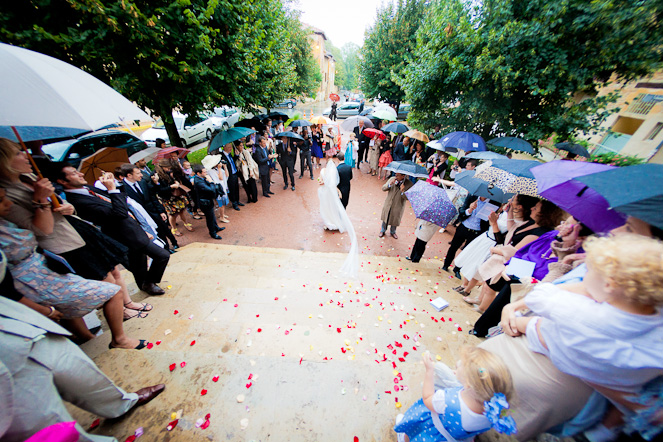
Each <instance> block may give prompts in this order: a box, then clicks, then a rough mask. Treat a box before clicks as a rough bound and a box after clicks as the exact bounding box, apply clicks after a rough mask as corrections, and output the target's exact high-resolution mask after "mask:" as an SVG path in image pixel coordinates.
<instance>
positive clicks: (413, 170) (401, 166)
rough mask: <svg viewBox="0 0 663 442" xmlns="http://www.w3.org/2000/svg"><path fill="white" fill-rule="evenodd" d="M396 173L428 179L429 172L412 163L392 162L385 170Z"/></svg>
mask: <svg viewBox="0 0 663 442" xmlns="http://www.w3.org/2000/svg"><path fill="white" fill-rule="evenodd" d="M384 170H388V171H390V172H394V173H402V174H403V175H409V176H411V177H415V178H428V172H427V171H426V168H425V167H422V166H420V165H418V164H415V163H413V162H412V161H392V162H391V163H389V164H388V165H387V167H385V168H384Z"/></svg>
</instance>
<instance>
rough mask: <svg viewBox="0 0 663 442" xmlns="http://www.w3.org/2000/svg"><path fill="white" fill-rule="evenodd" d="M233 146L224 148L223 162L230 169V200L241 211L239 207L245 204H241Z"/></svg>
mask: <svg viewBox="0 0 663 442" xmlns="http://www.w3.org/2000/svg"><path fill="white" fill-rule="evenodd" d="M232 151H233V144H232V143H228V144H226V145H225V146H223V152H221V162H222V163H223V164H225V165H226V168H227V169H228V199H229V200H230V203H231V204H232V205H233V209H235V210H240V209H239V206H243V205H244V204H243V203H241V202H239V181H238V180H239V176H238V174H239V170H238V169H237V164H236V163H235V159H234V158H233V156H232Z"/></svg>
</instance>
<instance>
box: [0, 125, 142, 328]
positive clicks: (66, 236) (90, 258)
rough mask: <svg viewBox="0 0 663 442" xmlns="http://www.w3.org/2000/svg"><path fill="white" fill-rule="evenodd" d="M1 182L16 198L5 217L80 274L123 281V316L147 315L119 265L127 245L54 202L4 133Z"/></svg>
mask: <svg viewBox="0 0 663 442" xmlns="http://www.w3.org/2000/svg"><path fill="white" fill-rule="evenodd" d="M0 185H2V186H3V187H4V189H5V191H6V192H7V198H8V199H10V200H11V201H12V202H13V205H12V206H11V208H10V210H9V213H8V214H7V216H6V219H7V220H8V221H11V222H13V223H14V224H16V225H17V226H18V227H20V228H22V229H27V230H30V231H32V233H34V234H35V237H36V239H37V242H38V244H39V246H40V247H41V248H42V249H44V250H48V251H49V252H52V253H55V254H57V255H60V256H61V257H63V258H64V259H66V260H67V262H68V264H69V265H70V266H71V267H72V268H73V270H74V271H75V272H76V274H78V275H79V276H81V277H83V278H86V279H94V280H97V281H104V282H109V283H112V284H117V285H119V286H120V287H121V291H122V297H123V299H124V308H125V310H124V319H130V318H134V317H140V318H144V317H146V316H147V312H148V311H150V310H152V306H151V305H150V304H146V303H137V302H133V301H132V300H131V298H130V297H129V292H128V290H127V286H126V283H125V282H124V278H123V277H122V275H121V273H120V271H119V269H118V268H117V265H118V264H122V265H124V266H125V267H126V266H127V265H128V258H127V256H126V255H127V248H126V247H125V246H124V245H122V244H120V243H118V242H117V241H115V240H113V239H112V238H110V237H108V236H107V235H105V234H103V233H101V232H100V231H99V230H98V229H96V228H95V227H94V226H92V225H90V224H89V223H87V222H86V221H83V220H81V219H80V218H78V217H76V216H73V214H74V206H72V205H71V204H69V203H67V202H61V203H60V207H58V208H54V207H52V206H51V204H50V200H49V198H50V197H51V195H52V194H53V186H52V185H51V182H50V181H49V180H48V179H46V178H44V179H41V180H37V179H36V177H35V176H34V175H32V166H31V165H30V162H29V161H28V158H27V154H26V153H25V152H23V151H22V150H21V148H20V146H19V145H18V144H16V143H14V142H12V141H10V140H7V139H4V138H0ZM80 333H82V334H83V335H84V337H86V338H87V339H91V338H92V337H93V335H91V334H90V333H89V331H87V329H86V328H82V329H80V330H79V334H80Z"/></svg>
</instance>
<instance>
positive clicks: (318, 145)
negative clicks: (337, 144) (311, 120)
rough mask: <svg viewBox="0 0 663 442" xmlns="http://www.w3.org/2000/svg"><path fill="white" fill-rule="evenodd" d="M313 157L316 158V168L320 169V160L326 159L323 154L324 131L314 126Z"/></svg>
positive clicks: (312, 128) (312, 134)
mask: <svg viewBox="0 0 663 442" xmlns="http://www.w3.org/2000/svg"><path fill="white" fill-rule="evenodd" d="M311 155H312V157H313V158H315V165H316V167H318V168H319V167H320V158H322V157H324V154H323V153H322V131H321V130H320V126H318V125H317V124H314V125H312V126H311Z"/></svg>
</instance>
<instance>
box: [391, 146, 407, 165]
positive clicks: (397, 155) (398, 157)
mask: <svg viewBox="0 0 663 442" xmlns="http://www.w3.org/2000/svg"><path fill="white" fill-rule="evenodd" d="M409 148H410V146H408V149H409ZM393 158H394V161H404V160H407V159H408V158H407V154H406V153H405V145H404V144H403V143H402V142H401V143H397V144H396V147H394V155H393Z"/></svg>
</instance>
